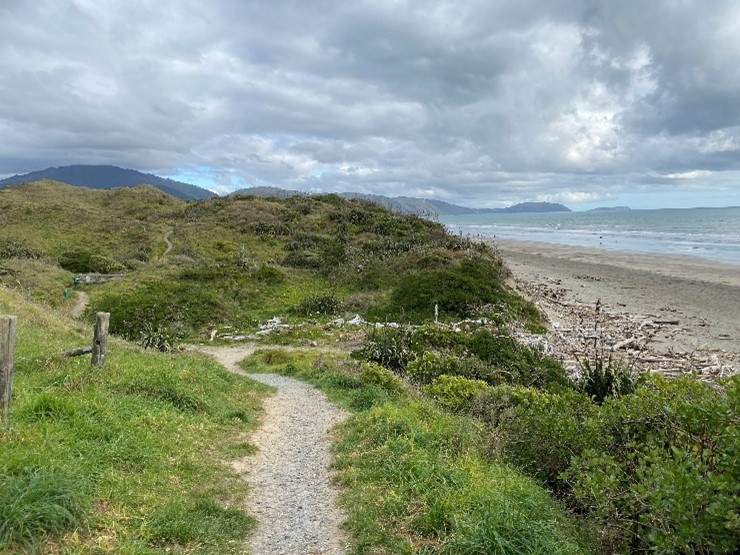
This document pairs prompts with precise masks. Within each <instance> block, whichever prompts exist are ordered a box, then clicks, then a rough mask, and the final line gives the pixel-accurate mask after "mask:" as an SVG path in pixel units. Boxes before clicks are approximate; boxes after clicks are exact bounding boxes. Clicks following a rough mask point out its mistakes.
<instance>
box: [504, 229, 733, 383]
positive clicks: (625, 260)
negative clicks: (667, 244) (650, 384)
mask: <svg viewBox="0 0 740 555" xmlns="http://www.w3.org/2000/svg"><path fill="white" fill-rule="evenodd" d="M493 244H494V245H495V246H496V248H497V249H498V251H499V252H500V254H501V255H502V257H503V258H504V260H505V262H506V264H507V265H508V267H509V268H510V269H511V271H512V273H513V275H514V277H515V280H516V282H517V284H518V287H519V288H520V290H521V292H522V293H524V294H525V296H528V297H529V298H531V299H532V300H533V301H535V302H536V303H537V304H538V305H539V306H540V308H541V309H542V310H543V311H544V312H545V313H546V314H547V315H548V318H549V320H550V327H551V332H550V334H549V336H552V335H557V336H559V337H560V338H561V339H564V336H565V335H567V334H565V333H563V330H565V331H570V330H574V329H575V328H578V329H579V330H580V331H579V332H578V333H579V334H580V335H584V332H583V330H584V329H587V328H588V326H589V323H588V322H587V321H586V320H588V319H589V317H590V318H591V320H593V314H594V310H593V307H595V306H596V303H597V301H600V304H601V311H602V312H603V314H604V317H605V318H606V320H608V321H609V325H610V326H611V327H610V329H609V330H607V335H608V342H610V344H612V345H614V344H616V345H619V344H620V343H624V342H626V344H625V345H624V347H623V348H622V347H620V348H619V350H620V352H622V351H623V352H624V353H626V355H627V356H630V357H632V358H633V359H634V360H635V361H637V362H640V361H641V360H642V361H646V362H647V366H648V367H649V369H651V370H654V371H658V370H659V369H660V368H663V369H666V370H675V371H679V370H681V371H687V370H693V371H699V373H702V372H704V373H712V372H714V373H722V374H723V375H726V374H727V373H731V372H737V370H738V362H740V265H731V264H721V263H718V262H713V261H707V260H703V259H699V258H693V257H679V256H668V255H652V254H640V253H629V252H617V251H607V250H599V249H589V248H584V247H574V246H568V245H558V244H547V243H534V242H526V241H510V240H506V241H502V240H496V241H495V242H494V243H493ZM571 335H574V336H575V332H573V333H572V334H571ZM553 339H555V340H557V338H553ZM661 361H662V362H661ZM671 361H673V364H672V363H671ZM658 363H661V364H658ZM651 365H652V366H651ZM673 367H678V368H677V369H676V368H673Z"/></svg>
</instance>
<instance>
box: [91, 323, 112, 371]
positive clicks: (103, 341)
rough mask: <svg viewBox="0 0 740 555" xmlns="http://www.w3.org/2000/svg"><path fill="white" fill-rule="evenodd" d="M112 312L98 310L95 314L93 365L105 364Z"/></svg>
mask: <svg viewBox="0 0 740 555" xmlns="http://www.w3.org/2000/svg"><path fill="white" fill-rule="evenodd" d="M109 321H110V312H98V313H97V314H96V315H95V333H94V334H93V351H92V363H93V366H101V367H102V366H103V365H104V364H105V350H106V347H107V346H108V323H109Z"/></svg>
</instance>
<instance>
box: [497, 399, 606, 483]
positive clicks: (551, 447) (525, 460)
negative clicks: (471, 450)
mask: <svg viewBox="0 0 740 555" xmlns="http://www.w3.org/2000/svg"><path fill="white" fill-rule="evenodd" d="M512 400H513V403H514V406H512V407H510V408H508V409H505V410H504V411H502V412H501V414H500V415H499V417H498V422H497V428H496V431H497V432H498V433H499V434H501V435H502V436H503V438H504V445H503V454H504V456H505V457H506V458H507V459H508V460H509V461H511V462H512V463H514V464H515V465H516V466H517V468H519V469H521V470H523V471H524V472H525V473H527V474H528V475H530V476H532V477H533V478H536V479H537V480H539V481H540V482H542V483H543V484H545V485H546V486H547V487H548V488H549V489H551V490H552V491H554V492H555V493H557V494H563V493H565V492H566V491H567V490H568V489H569V486H568V484H567V482H566V480H565V478H564V477H563V476H562V474H563V473H564V472H565V471H566V470H568V468H569V466H570V464H571V460H572V459H573V458H574V457H577V456H578V455H580V454H581V453H582V452H583V451H584V450H585V449H587V448H591V447H594V446H595V445H598V441H597V439H598V434H597V432H596V423H595V422H594V420H593V414H594V412H595V411H596V407H595V405H594V404H593V403H591V401H590V399H589V398H588V397H586V396H585V395H583V394H581V393H578V392H575V391H570V392H563V393H560V394H555V393H548V392H541V391H540V392H534V391H533V392H532V395H529V396H526V397H525V396H522V395H513V396H512Z"/></svg>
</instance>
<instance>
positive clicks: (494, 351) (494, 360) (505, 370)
mask: <svg viewBox="0 0 740 555" xmlns="http://www.w3.org/2000/svg"><path fill="white" fill-rule="evenodd" d="M468 350H469V352H470V353H471V354H473V355H475V356H476V357H478V358H479V359H481V360H483V361H484V362H486V363H488V364H489V365H491V366H493V367H495V368H496V369H497V371H498V372H499V373H500V374H501V376H502V377H504V378H505V380H506V381H507V382H508V383H512V384H519V385H524V386H526V387H537V388H540V389H546V388H555V389H558V388H564V387H568V386H569V385H570V380H569V378H568V375H567V374H566V372H565V369H564V368H563V366H562V364H560V363H559V362H558V361H556V360H555V359H553V358H551V357H549V356H547V355H545V354H544V353H543V352H542V351H541V350H540V349H538V348H536V347H528V346H527V345H522V344H521V343H519V342H518V341H517V340H516V339H514V338H513V337H511V336H510V335H509V334H508V333H505V332H494V331H492V330H489V329H481V330H478V331H477V332H475V333H474V334H473V335H472V336H471V337H470V339H469V341H468Z"/></svg>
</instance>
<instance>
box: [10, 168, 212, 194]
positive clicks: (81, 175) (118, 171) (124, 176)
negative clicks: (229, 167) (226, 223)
mask: <svg viewBox="0 0 740 555" xmlns="http://www.w3.org/2000/svg"><path fill="white" fill-rule="evenodd" d="M42 179H49V180H51V181H59V182H61V183H66V184H68V185H76V186H84V187H89V188H91V189H113V188H116V187H135V186H136V185H144V184H146V185H152V186H153V187H156V188H157V189H159V190H160V191H164V192H165V193H169V194H170V195H172V196H175V197H178V198H181V199H185V200H195V199H206V198H212V197H215V196H217V195H216V194H215V193H213V192H212V191H209V190H208V189H203V188H201V187H196V186H195V185H190V184H189V183H183V182H181V181H175V180H174V179H165V178H163V177H159V176H157V175H154V174H151V173H143V172H140V171H136V170H130V169H126V168H119V167H118V166H94V165H75V166H60V167H57V168H46V169H45V170H40V171H35V172H31V173H27V174H24V175H14V176H12V177H8V178H7V179H3V180H1V181H0V187H4V186H6V185H11V184H13V183H31V182H33V181H39V180H42Z"/></svg>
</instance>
